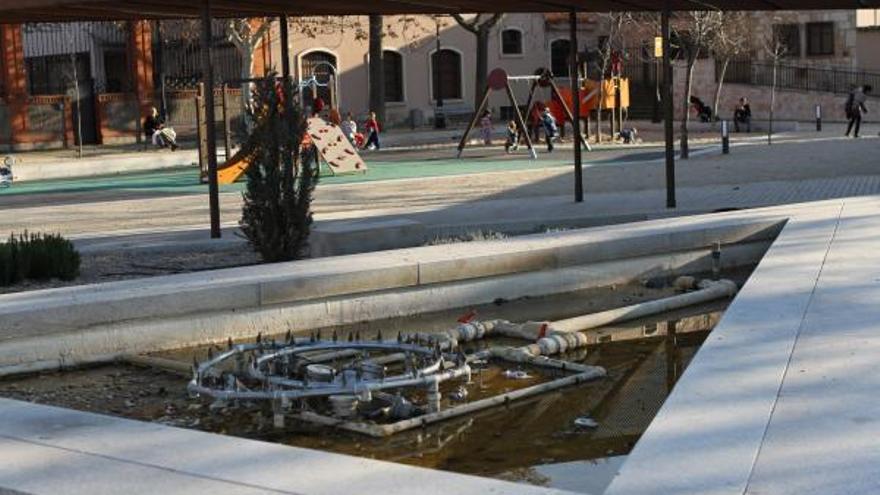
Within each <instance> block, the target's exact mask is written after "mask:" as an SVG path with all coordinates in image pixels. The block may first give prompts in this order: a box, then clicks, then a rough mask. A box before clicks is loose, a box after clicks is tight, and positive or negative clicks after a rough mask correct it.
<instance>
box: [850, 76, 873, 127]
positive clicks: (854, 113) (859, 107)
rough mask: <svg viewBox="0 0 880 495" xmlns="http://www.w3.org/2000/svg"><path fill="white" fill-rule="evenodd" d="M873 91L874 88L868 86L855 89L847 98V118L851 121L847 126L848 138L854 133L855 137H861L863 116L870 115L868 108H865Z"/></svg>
mask: <svg viewBox="0 0 880 495" xmlns="http://www.w3.org/2000/svg"><path fill="white" fill-rule="evenodd" d="M872 90H873V88H872V87H871V86H870V85H868V84H866V85H864V86H859V87H858V88H856V89H854V90H853V91H852V92H851V93H850V94H849V97H847V100H846V117H847V118H848V119H849V124H847V126H846V136H847V137H849V133H850V132H853V131H854V132H853V137H854V138H857V137H859V129H860V128H861V127H862V114H864V113H868V107H867V106H865V103H866V102H867V101H868V93H870V92H871V91H872Z"/></svg>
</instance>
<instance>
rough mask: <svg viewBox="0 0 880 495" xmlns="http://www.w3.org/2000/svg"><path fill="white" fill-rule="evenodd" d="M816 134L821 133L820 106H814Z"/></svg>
mask: <svg viewBox="0 0 880 495" xmlns="http://www.w3.org/2000/svg"><path fill="white" fill-rule="evenodd" d="M816 132H822V105H816Z"/></svg>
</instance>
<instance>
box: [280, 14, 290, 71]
mask: <svg viewBox="0 0 880 495" xmlns="http://www.w3.org/2000/svg"><path fill="white" fill-rule="evenodd" d="M278 20H279V22H280V24H281V75H282V76H284V78H285V79H289V78H290V34H289V33H288V26H287V20H288V18H287V14H284V15H282V16H281V17H280V18H279V19H278Z"/></svg>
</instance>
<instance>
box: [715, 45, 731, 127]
mask: <svg viewBox="0 0 880 495" xmlns="http://www.w3.org/2000/svg"><path fill="white" fill-rule="evenodd" d="M728 64H730V59H729V58H725V59H724V62H723V63H722V64H721V74H719V76H718V85H717V86H716V87H715V102H714V104H713V105H712V106H713V107H714V108H713V109H712V115H713V116H714V118H713V119H712V129H714V128H715V121H717V120H718V108H719V107H720V106H721V90H722V89H723V87H724V78H725V77H726V76H727V66H728Z"/></svg>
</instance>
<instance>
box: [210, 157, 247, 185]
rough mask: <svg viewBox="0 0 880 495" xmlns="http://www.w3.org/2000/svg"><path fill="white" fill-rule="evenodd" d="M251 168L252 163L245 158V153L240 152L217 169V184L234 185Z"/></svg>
mask: <svg viewBox="0 0 880 495" xmlns="http://www.w3.org/2000/svg"><path fill="white" fill-rule="evenodd" d="M249 166H250V162H249V161H247V160H246V159H245V157H244V153H242V152H241V151H239V152H238V153H236V154H234V155H232V158H230V159H229V160H226V163H224V164H223V165H221V166H219V167H217V183H218V184H232V183H234V182H235V181H237V180H238V179H239V178H241V176H242V175H244V172H245V170H247V168H248V167H249Z"/></svg>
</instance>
